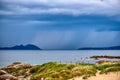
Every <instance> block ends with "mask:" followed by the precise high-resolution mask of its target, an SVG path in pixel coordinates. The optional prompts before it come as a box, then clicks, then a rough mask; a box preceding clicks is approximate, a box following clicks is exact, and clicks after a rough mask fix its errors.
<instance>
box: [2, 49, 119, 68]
mask: <svg viewBox="0 0 120 80" xmlns="http://www.w3.org/2000/svg"><path fill="white" fill-rule="evenodd" d="M101 55H107V56H120V50H54V51H52V50H1V51H0V67H4V66H7V65H9V64H11V63H13V62H26V63H30V64H33V65H36V64H44V63H47V62H59V63H73V64H74V63H79V62H84V63H96V62H97V61H98V60H95V59H91V58H90V57H91V56H101ZM111 60H112V61H116V60H117V59H111Z"/></svg>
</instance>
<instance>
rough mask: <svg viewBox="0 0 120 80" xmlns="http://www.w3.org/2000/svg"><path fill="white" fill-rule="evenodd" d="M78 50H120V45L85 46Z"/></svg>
mask: <svg viewBox="0 0 120 80" xmlns="http://www.w3.org/2000/svg"><path fill="white" fill-rule="evenodd" d="M78 50H120V46H113V47H86V48H79V49H78Z"/></svg>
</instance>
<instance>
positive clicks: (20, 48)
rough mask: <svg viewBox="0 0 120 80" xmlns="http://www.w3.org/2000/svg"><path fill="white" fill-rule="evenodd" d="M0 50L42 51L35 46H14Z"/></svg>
mask: <svg viewBox="0 0 120 80" xmlns="http://www.w3.org/2000/svg"><path fill="white" fill-rule="evenodd" d="M0 50H42V49H41V48H39V47H37V46H36V45H33V44H27V45H16V46H13V47H1V48H0Z"/></svg>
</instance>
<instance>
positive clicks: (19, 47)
mask: <svg viewBox="0 0 120 80" xmlns="http://www.w3.org/2000/svg"><path fill="white" fill-rule="evenodd" d="M0 50H51V49H41V48H39V47H38V46H36V45H33V44H27V45H22V44H21V45H15V46H13V47H0ZM52 50H54V49H52ZM55 50H56V49H55ZM63 50H64V49H63ZM68 50H69V49H68ZM72 50H120V46H112V47H84V48H78V49H72Z"/></svg>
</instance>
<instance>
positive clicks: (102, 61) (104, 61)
mask: <svg viewBox="0 0 120 80" xmlns="http://www.w3.org/2000/svg"><path fill="white" fill-rule="evenodd" d="M106 62H109V61H106V60H99V61H98V62H97V63H98V64H103V63H106Z"/></svg>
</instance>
